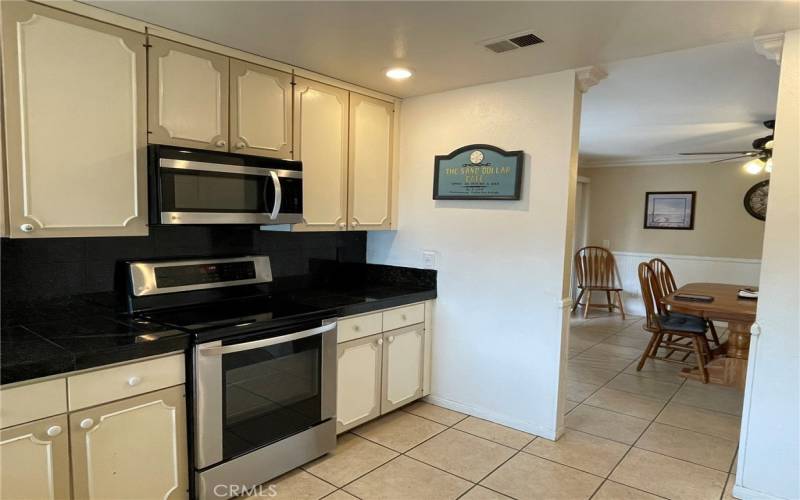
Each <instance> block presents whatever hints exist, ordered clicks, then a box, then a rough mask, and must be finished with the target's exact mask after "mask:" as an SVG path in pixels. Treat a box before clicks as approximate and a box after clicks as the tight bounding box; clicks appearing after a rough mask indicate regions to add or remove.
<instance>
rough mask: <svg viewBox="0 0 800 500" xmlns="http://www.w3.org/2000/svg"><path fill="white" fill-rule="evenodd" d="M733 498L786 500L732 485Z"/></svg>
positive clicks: (742, 499) (744, 499) (743, 499)
mask: <svg viewBox="0 0 800 500" xmlns="http://www.w3.org/2000/svg"><path fill="white" fill-rule="evenodd" d="M733 496H734V498H738V499H740V500H788V499H786V498H783V497H775V496H772V495H769V494H767V493H764V492H761V491H756V490H751V489H750V488H745V487H744V486H739V485H736V484H735V485H733Z"/></svg>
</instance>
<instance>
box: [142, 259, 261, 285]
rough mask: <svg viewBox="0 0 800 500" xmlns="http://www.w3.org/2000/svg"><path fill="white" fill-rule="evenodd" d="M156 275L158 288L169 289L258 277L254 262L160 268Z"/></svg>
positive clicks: (157, 269)
mask: <svg viewBox="0 0 800 500" xmlns="http://www.w3.org/2000/svg"><path fill="white" fill-rule="evenodd" d="M155 273H156V286H157V287H158V288H168V287H173V286H186V285H197V284H201V283H221V282H225V281H228V282H231V281H241V280H252V279H255V277H256V268H255V263H254V262H253V261H246V262H220V263H218V264H193V265H189V266H170V267H158V268H156V270H155Z"/></svg>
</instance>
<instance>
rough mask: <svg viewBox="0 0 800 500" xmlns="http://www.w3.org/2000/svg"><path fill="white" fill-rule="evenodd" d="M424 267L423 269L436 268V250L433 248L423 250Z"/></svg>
mask: <svg viewBox="0 0 800 500" xmlns="http://www.w3.org/2000/svg"><path fill="white" fill-rule="evenodd" d="M422 267H423V269H436V252H434V251H432V250H423V251H422Z"/></svg>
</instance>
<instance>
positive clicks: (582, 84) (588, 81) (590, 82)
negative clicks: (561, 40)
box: [575, 66, 608, 94]
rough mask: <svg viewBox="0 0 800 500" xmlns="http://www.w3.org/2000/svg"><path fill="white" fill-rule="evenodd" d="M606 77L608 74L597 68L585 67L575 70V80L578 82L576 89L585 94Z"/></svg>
mask: <svg viewBox="0 0 800 500" xmlns="http://www.w3.org/2000/svg"><path fill="white" fill-rule="evenodd" d="M607 77H608V73H607V72H606V71H605V70H604V69H602V68H600V67H598V66H586V67H584V68H578V69H576V70H575V78H576V79H577V80H578V88H579V89H580V91H581V93H583V94H585V93H586V92H588V91H589V89H590V88H592V87H594V86H595V85H597V84H598V83H600V82H601V81H602V80H605V79H606V78H607Z"/></svg>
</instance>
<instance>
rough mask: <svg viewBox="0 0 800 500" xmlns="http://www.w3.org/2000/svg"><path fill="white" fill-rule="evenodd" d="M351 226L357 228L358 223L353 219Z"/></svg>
mask: <svg viewBox="0 0 800 500" xmlns="http://www.w3.org/2000/svg"><path fill="white" fill-rule="evenodd" d="M350 225H351V226H353V227H356V226H358V221H357V220H355V219H353V222H351V223H350Z"/></svg>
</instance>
